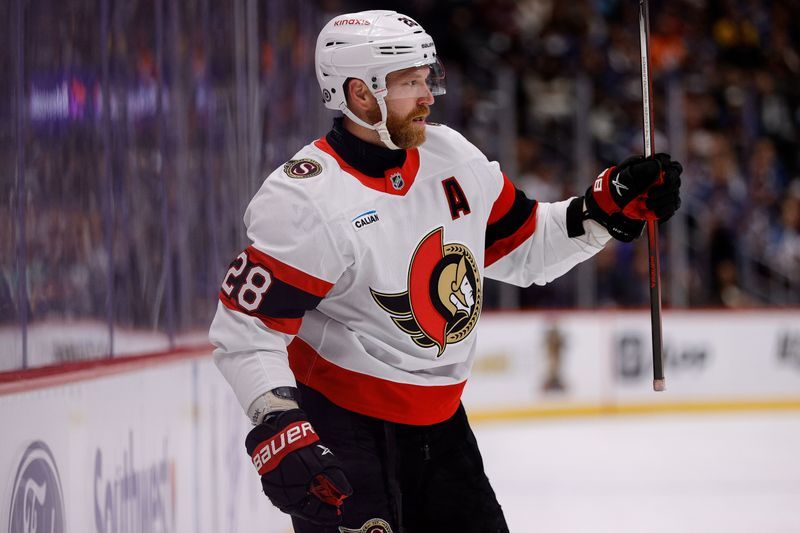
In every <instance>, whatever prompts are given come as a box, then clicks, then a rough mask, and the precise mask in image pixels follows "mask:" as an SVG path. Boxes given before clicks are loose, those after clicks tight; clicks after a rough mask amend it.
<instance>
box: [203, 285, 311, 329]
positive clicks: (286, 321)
mask: <svg viewBox="0 0 800 533" xmlns="http://www.w3.org/2000/svg"><path fill="white" fill-rule="evenodd" d="M219 301H220V302H222V305H224V306H225V307H227V308H228V309H230V310H231V311H236V312H237V313H244V314H245V315H250V316H252V317H255V318H257V319H259V320H260V321H261V323H262V324H264V325H265V326H267V327H268V328H269V329H274V330H275V331H280V332H281V333H286V334H287V335H297V332H298V331H300V325H301V324H302V323H303V319H302V318H275V317H271V316H265V315H262V314H260V313H252V312H248V311H246V310H244V309H242V307H241V306H240V305H239V304H238V303H237V302H236V300H234V299H233V298H231V297H230V296H228V295H227V294H225V293H224V292H223V291H219Z"/></svg>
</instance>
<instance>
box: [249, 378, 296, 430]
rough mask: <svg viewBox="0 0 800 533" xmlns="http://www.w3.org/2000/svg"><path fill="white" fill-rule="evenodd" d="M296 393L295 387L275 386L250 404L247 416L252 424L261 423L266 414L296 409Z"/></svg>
mask: <svg viewBox="0 0 800 533" xmlns="http://www.w3.org/2000/svg"><path fill="white" fill-rule="evenodd" d="M297 400H298V394H297V389H296V388H295V387H277V388H274V389H272V390H270V391H267V392H265V393H264V394H262V395H261V396H259V397H258V398H256V399H255V400H253V402H252V403H251V404H250V407H249V408H248V409H247V418H249V419H250V422H251V423H252V424H253V425H258V424H260V423H262V422H263V421H264V420H265V419H266V418H267V417H268V416H270V415H274V414H278V413H282V412H284V411H289V410H291V409H298V408H299V404H298V403H297Z"/></svg>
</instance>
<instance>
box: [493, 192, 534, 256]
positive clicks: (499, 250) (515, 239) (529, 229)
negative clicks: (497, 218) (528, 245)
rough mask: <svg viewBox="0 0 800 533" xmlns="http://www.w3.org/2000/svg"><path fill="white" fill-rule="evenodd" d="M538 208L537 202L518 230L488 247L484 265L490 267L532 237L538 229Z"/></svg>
mask: <svg viewBox="0 0 800 533" xmlns="http://www.w3.org/2000/svg"><path fill="white" fill-rule="evenodd" d="M538 209H539V204H536V205H535V206H534V208H533V211H531V214H530V216H529V217H528V219H527V220H526V221H525V223H524V224H522V226H520V227H519V229H518V230H517V231H515V232H514V233H512V234H511V235H509V236H508V237H506V238H504V239H500V240H499V241H495V242H494V243H493V244H492V245H491V246H489V248H487V249H486V256H485V257H484V260H483V265H484V267H488V266H489V265H491V264H493V263H495V262H496V261H498V260H499V259H502V258H503V257H505V256H507V255H508V254H510V253H511V252H513V251H514V250H516V248H517V246H519V245H520V244H522V243H523V242H525V241H526V240H527V239H528V238H530V236H531V235H533V232H534V231H536V211H537V210H538Z"/></svg>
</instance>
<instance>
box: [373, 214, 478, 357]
mask: <svg viewBox="0 0 800 533" xmlns="http://www.w3.org/2000/svg"><path fill="white" fill-rule="evenodd" d="M370 291H371V292H372V297H373V298H374V299H375V301H376V302H377V303H378V305H379V306H381V308H382V309H383V310H384V311H386V312H387V313H389V315H390V316H391V318H392V321H393V322H394V323H395V325H396V326H397V327H398V328H400V329H401V330H402V331H403V332H405V333H407V334H408V335H409V336H411V340H413V341H414V343H416V344H417V345H418V346H421V347H423V348H433V347H436V348H437V349H438V352H437V354H436V357H440V356H441V355H442V354H443V353H444V350H445V348H447V345H448V344H453V343H456V342H459V341H461V340H463V339H464V338H465V337H466V336H467V335H469V333H470V332H471V331H472V329H473V328H474V327H475V324H476V323H477V321H478V315H480V312H481V280H480V274H479V273H478V266H477V264H476V263H475V258H474V257H473V256H472V253H471V252H470V251H469V248H467V247H466V246H464V245H463V244H457V243H450V244H445V243H444V229H443V228H441V227H439V228H436V229H435V230H433V231H431V232H430V233H428V234H427V235H426V236H425V237H424V238H423V239H422V241H421V242H420V243H419V244H418V245H417V249H416V250H415V251H414V255H413V257H412V258H411V265H410V266H409V269H408V289H407V290H406V291H404V292H399V293H382V292H378V291H376V290H374V289H370Z"/></svg>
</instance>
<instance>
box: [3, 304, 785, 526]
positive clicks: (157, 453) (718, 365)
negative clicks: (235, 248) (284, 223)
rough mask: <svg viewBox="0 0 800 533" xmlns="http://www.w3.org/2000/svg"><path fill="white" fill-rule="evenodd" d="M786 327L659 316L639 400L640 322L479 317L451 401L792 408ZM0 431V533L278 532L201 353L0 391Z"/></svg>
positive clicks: (633, 317)
mask: <svg viewBox="0 0 800 533" xmlns="http://www.w3.org/2000/svg"><path fill="white" fill-rule="evenodd" d="M799 318H800V315H799V314H798V312H797V311H780V312H779V311H770V312H736V313H724V314H723V313H714V312H688V313H667V314H666V315H665V318H664V347H665V374H666V379H667V391H666V392H664V393H654V392H652V391H651V381H652V370H651V368H652V367H651V359H650V357H651V351H650V324H649V315H648V314H647V313H642V312H591V313H589V312H578V313H576V312H563V313H562V312H557V313H547V314H544V313H497V314H492V313H487V314H486V315H485V316H484V317H483V319H482V324H481V325H480V327H479V349H478V353H477V355H476V360H475V365H474V372H473V377H472V378H471V379H470V381H469V383H468V384H467V387H466V390H465V396H464V402H465V404H466V405H467V408H468V410H469V411H470V412H471V413H472V416H473V418H474V419H476V420H477V419H487V418H504V417H519V416H536V415H547V416H550V415H555V416H561V415H565V414H587V413H603V412H627V411H659V410H697V409H707V410H708V409H725V410H730V409H753V408H772V409H774V408H793V409H798V408H800V320H799ZM0 424H2V425H1V426H0V427H3V428H4V430H3V437H2V440H0V442H2V445H0V476H2V479H3V480H5V481H4V482H3V483H0V530H3V529H2V528H7V530H8V531H10V532H14V533H16V532H18V531H26V532H27V531H48V532H51V533H59V532H64V531H85V532H89V531H93V532H98V533H100V532H112V531H113V532H118V533H122V532H139V531H142V532H150V533H159V532H193V533H203V532H209V533H211V532H219V531H230V532H239V531H241V532H244V531H260V532H262V533H286V532H288V531H290V526H289V522H288V520H287V519H286V517H284V516H283V515H281V514H280V513H279V512H277V511H276V510H275V509H274V508H272V507H271V506H270V505H269V503H268V501H267V500H266V498H264V497H263V495H262V494H261V492H260V486H259V484H258V480H257V477H256V476H255V474H254V473H253V472H252V471H251V469H252V466H251V465H250V464H249V462H248V458H247V456H246V454H245V452H244V446H243V436H244V435H245V433H246V431H247V428H248V423H247V421H246V420H245V418H244V416H243V414H242V412H241V408H240V407H239V405H238V403H237V402H236V400H235V398H234V396H233V394H232V393H231V392H230V391H229V389H228V386H227V384H225V383H224V381H223V380H222V379H221V377H220V376H219V375H218V373H217V371H216V369H215V368H214V366H213V364H212V363H211V358H210V349H209V348H208V347H202V348H201V349H198V350H196V351H183V352H176V353H172V354H167V355H162V356H159V357H144V358H136V359H130V360H126V359H120V360H117V362H114V363H102V364H100V365H98V366H89V367H80V366H78V367H75V366H73V367H72V372H69V373H55V374H49V375H45V376H39V377H37V378H35V379H28V380H24V381H13V382H6V383H0Z"/></svg>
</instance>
